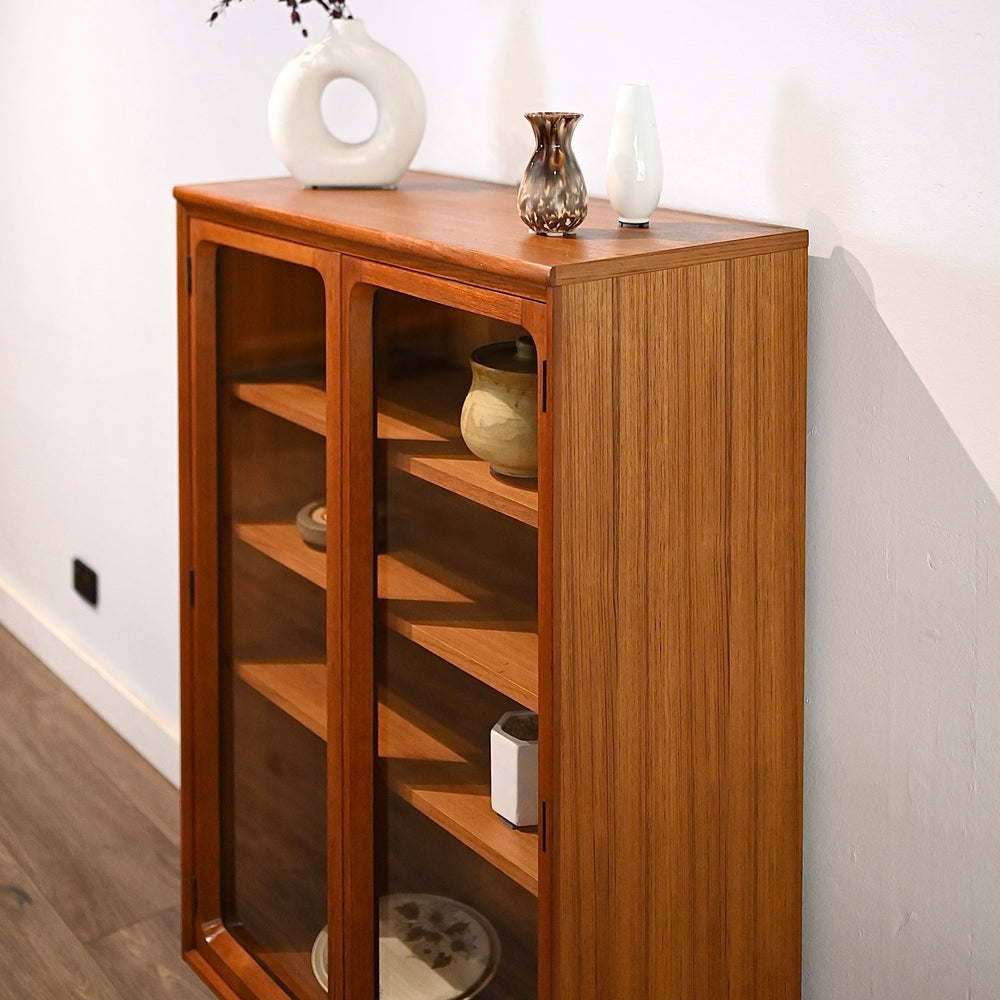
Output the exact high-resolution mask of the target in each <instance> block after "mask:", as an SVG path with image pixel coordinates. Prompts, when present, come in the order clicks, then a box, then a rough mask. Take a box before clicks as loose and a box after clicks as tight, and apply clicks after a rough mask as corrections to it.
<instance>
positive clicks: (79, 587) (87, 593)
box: [73, 559, 97, 608]
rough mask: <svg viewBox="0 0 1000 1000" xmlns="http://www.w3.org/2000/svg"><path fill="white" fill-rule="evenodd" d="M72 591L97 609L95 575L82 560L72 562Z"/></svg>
mask: <svg viewBox="0 0 1000 1000" xmlns="http://www.w3.org/2000/svg"><path fill="white" fill-rule="evenodd" d="M73 589H74V590H75V591H76V592H77V593H78V594H79V595H80V596H81V597H82V598H83V599H84V600H85V601H86V602H87V603H88V604H92V605H93V606H94V607H95V608H96V607H97V574H96V573H95V572H94V571H93V570H92V569H91V568H90V567H89V566H88V565H87V564H86V563H85V562H84V561H83V560H82V559H74V560H73Z"/></svg>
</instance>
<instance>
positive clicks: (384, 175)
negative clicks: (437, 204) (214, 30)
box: [268, 18, 426, 188]
mask: <svg viewBox="0 0 1000 1000" xmlns="http://www.w3.org/2000/svg"><path fill="white" fill-rule="evenodd" d="M341 78H346V79H350V80H356V81H357V82H358V83H360V84H361V85H362V86H363V87H366V88H367V89H368V91H369V92H370V93H371V95H372V97H373V98H374V101H375V107H376V109H377V114H378V120H377V122H376V125H375V131H374V132H373V133H372V135H371V136H370V137H369V138H368V139H365V140H364V141H363V142H344V141H342V140H340V139H338V138H337V137H336V136H335V135H334V134H333V133H332V132H331V131H330V130H329V128H327V125H326V122H325V121H324V120H323V107H322V101H323V91H324V90H325V89H326V87H327V85H328V84H330V83H332V82H333V81H334V80H338V79H341ZM425 122H426V110H425V106H424V95H423V91H422V90H421V89H420V83H419V81H418V80H417V78H416V77H415V76H414V75H413V72H412V70H411V69H410V68H409V66H407V65H406V63H404V62H403V60H402V59H400V58H399V56H397V55H396V54H395V53H393V52H390V51H389V49H387V48H386V47H385V46H384V45H379V44H378V42H375V41H372V39H371V38H369V36H368V32H367V31H365V26H364V22H362V21H359V20H357V19H354V18H332V19H331V20H330V28H329V30H328V31H327V33H326V35H325V37H324V38H323V40H322V41H320V42H317V43H316V44H315V45H310V46H309V47H308V48H306V49H304V50H303V51H302V52H300V53H299V55H297V56H296V57H295V58H294V59H293V60H292V61H291V62H290V63H288V65H287V66H285V68H284V69H283V70H282V71H281V72H280V73H279V74H278V78H277V80H275V82H274V87H273V89H272V91H271V101H270V105H269V107H268V125H269V128H270V132H271V141H272V142H273V143H274V148H275V151H276V152H277V154H278V156H279V158H280V159H281V162H282V163H284V165H285V167H286V168H287V169H288V172H289V173H290V174H291V175H292V176H293V177H294V178H295V179H296V180H297V181H299V183H300V184H302V185H303V187H372V188H376V187H395V185H396V184H397V183H398V182H399V179H400V178H401V177H402V176H403V174H404V173H405V172H406V168H407V167H408V166H409V165H410V162H411V161H412V160H413V157H414V156H415V155H416V152H417V148H418V147H419V145H420V141H421V139H423V136H424V125H425Z"/></svg>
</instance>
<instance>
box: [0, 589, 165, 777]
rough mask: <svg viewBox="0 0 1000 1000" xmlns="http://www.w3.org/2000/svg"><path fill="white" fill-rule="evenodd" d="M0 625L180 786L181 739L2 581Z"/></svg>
mask: <svg viewBox="0 0 1000 1000" xmlns="http://www.w3.org/2000/svg"><path fill="white" fill-rule="evenodd" d="M0 625H2V626H3V627H4V628H6V629H7V631H8V632H10V633H11V635H13V636H14V637H15V638H16V639H17V640H18V641H19V642H20V643H21V644H22V645H24V646H26V647H27V648H28V649H29V650H31V652H32V653H34V655H35V656H37V657H38V659H39V660H41V661H42V663H44V664H45V665H46V666H47V667H48V668H49V670H51V671H52V672H53V673H54V674H55V675H56V676H57V677H58V678H59V679H60V680H61V681H63V683H65V684H66V685H67V686H68V687H69V688H71V689H72V690H73V691H74V692H75V693H76V694H77V695H79V697H80V698H82V699H83V700H84V701H85V702H86V703H87V704H88V705H89V706H90V707H91V708H92V709H93V710H94V711H95V712H96V713H97V714H98V715H99V716H100V717H101V718H102V719H103V720H104V721H105V722H106V723H107V724H108V725H109V726H111V728H112V729H114V730H115V732H117V733H118V734H119V735H120V736H121V737H122V738H123V739H124V740H125V741H126V742H128V743H129V744H130V745H131V746H132V747H133V748H134V749H135V750H136V751H138V753H140V754H141V755H142V756H143V757H145V758H146V760H148V761H149V763H150V764H152V765H153V767H155V768H156V770H157V771H159V772H160V774H162V775H163V776H164V777H165V778H166V779H167V780H168V781H170V782H171V783H172V784H174V785H175V786H177V785H179V784H180V737H179V735H178V733H177V732H176V731H175V730H174V729H172V728H171V727H170V726H169V725H168V723H167V722H166V720H164V719H162V718H161V717H160V716H159V715H158V714H157V713H156V712H154V711H153V710H152V709H151V708H150V707H149V706H148V705H145V704H144V703H143V702H142V701H141V700H140V699H139V698H137V697H136V696H135V695H134V694H133V693H132V692H131V691H129V690H128V688H126V687H125V686H124V685H123V684H122V683H121V681H119V680H118V679H117V678H116V677H114V676H112V674H110V673H109V672H108V671H107V670H106V669H105V668H104V667H103V666H102V665H101V664H100V663H98V662H97V661H96V660H95V659H94V658H93V657H92V656H90V654H88V653H86V652H85V651H84V650H82V649H80V648H79V646H77V645H76V643H74V642H73V641H72V640H71V639H70V638H69V637H68V636H65V635H63V634H62V632H61V631H60V630H59V629H58V628H56V627H55V626H54V625H53V624H52V623H51V622H49V621H47V620H46V618H45V616H44V615H42V614H41V613H39V612H38V611H37V610H36V609H35V608H32V607H31V606H30V605H29V604H28V603H27V602H26V601H24V600H22V599H20V598H19V597H18V596H17V595H15V594H14V593H13V592H12V591H11V589H10V588H9V587H7V586H6V585H5V583H4V582H3V580H0Z"/></svg>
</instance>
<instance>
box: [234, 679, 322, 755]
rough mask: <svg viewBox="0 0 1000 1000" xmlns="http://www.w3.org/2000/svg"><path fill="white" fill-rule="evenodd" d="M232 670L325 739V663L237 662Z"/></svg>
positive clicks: (312, 731)
mask: <svg viewBox="0 0 1000 1000" xmlns="http://www.w3.org/2000/svg"><path fill="white" fill-rule="evenodd" d="M236 673H237V674H238V676H239V677H241V678H242V679H243V680H244V681H246V682H247V684H249V685H250V686H251V687H252V688H253V689H254V690H255V691H257V692H258V693H259V694H262V695H263V696H264V697H265V698H267V699H268V701H270V702H272V703H273V704H274V705H276V706H277V707H278V708H280V709H281V710H282V711H283V712H285V713H286V714H287V715H290V716H291V717H292V718H293V719H294V720H295V721H296V722H298V723H300V724H301V725H303V726H305V727H306V729H308V730H309V731H310V732H311V733H313V734H315V735H316V736H318V737H319V738H320V739H321V740H324V741H325V740H326V735H327V722H326V664H325V663H238V664H237V665H236Z"/></svg>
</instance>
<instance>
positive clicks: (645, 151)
mask: <svg viewBox="0 0 1000 1000" xmlns="http://www.w3.org/2000/svg"><path fill="white" fill-rule="evenodd" d="M605 180H606V181H607V186H608V198H609V200H610V201H611V204H612V206H613V207H614V209H615V211H616V212H617V213H618V222H619V224H620V225H622V226H634V227H643V226H648V225H649V217H650V216H651V215H652V214H653V209H654V208H656V206H657V204H658V202H659V200H660V193H661V192H662V191H663V151H662V150H661V148H660V135H659V133H658V132H657V130H656V117H655V115H654V114H653V95H652V93H651V91H650V89H649V86H648V85H647V84H644V83H625V84H622V85H621V86H620V87H619V88H618V103H617V105H616V107H615V117H614V121H613V123H612V126H611V143H610V146H609V148H608V168H607V174H606V175H605Z"/></svg>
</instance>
